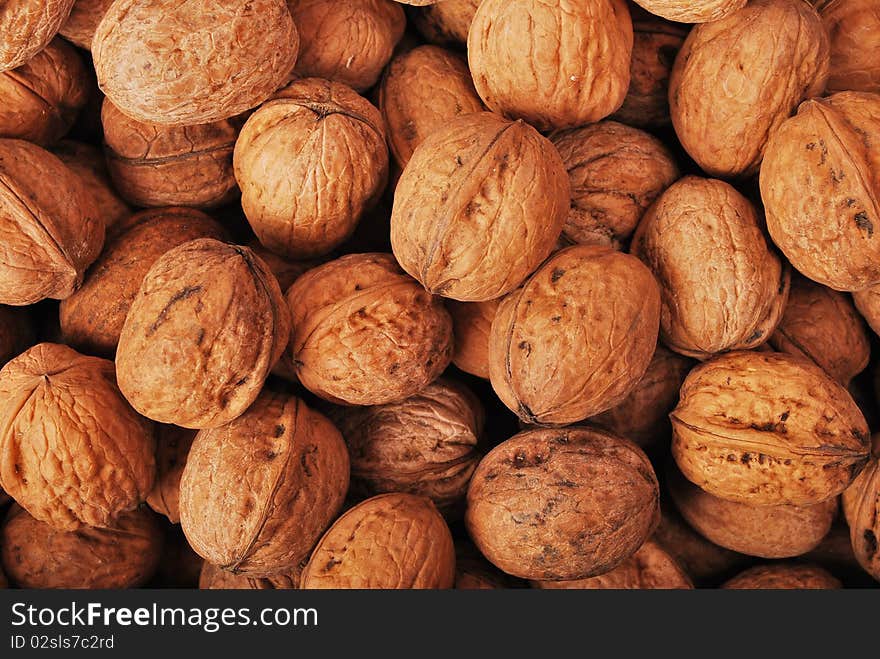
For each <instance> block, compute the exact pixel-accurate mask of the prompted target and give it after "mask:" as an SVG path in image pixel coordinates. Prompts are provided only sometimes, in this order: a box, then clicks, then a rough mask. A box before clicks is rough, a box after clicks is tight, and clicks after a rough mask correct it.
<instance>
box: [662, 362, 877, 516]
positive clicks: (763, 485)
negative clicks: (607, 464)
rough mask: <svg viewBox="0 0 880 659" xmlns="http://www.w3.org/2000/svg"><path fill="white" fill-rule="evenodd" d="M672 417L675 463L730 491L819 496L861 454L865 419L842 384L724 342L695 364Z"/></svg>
mask: <svg viewBox="0 0 880 659" xmlns="http://www.w3.org/2000/svg"><path fill="white" fill-rule="evenodd" d="M670 418H671V419H672V436H673V437H672V453H673V456H674V457H675V461H676V462H677V463H678V466H679V468H680V469H681V471H682V473H683V474H684V475H685V476H686V477H687V478H688V480H690V481H691V482H693V483H695V484H696V485H698V486H699V487H701V488H702V489H704V490H706V491H707V492H709V493H710V494H714V495H715V496H717V497H721V498H722V499H727V500H729V501H737V502H740V503H746V504H750V505H753V506H777V505H786V504H787V505H796V506H807V505H811V504H815V503H820V502H822V501H825V500H826V499H830V498H832V497H834V496H836V495H838V494H840V493H841V492H842V491H843V490H845V489H846V487H847V486H848V485H849V484H850V483H851V482H852V481H853V479H854V478H855V477H856V475H858V473H859V471H861V469H862V468H863V467H864V465H865V463H866V462H867V460H868V451H869V449H870V441H869V439H870V438H869V436H868V426H867V424H866V423H865V419H864V417H863V416H862V413H861V412H860V411H859V408H858V407H857V406H856V404H855V402H854V401H853V399H852V398H851V397H850V395H849V394H848V393H847V391H846V389H844V388H843V387H842V386H841V385H840V384H838V383H837V382H835V381H834V380H832V379H831V378H829V377H828V376H827V375H826V374H825V372H824V371H823V370H822V369H821V368H819V367H818V366H816V365H815V364H813V363H812V362H810V361H807V360H805V359H802V358H799V357H792V356H790V355H785V354H781V353H767V352H746V351H743V352H732V353H728V354H725V355H722V356H720V357H716V358H715V359H713V360H711V361H709V362H706V363H705V364H701V365H700V366H698V367H697V368H695V369H694V370H692V371H691V372H690V374H689V375H688V377H687V379H685V382H684V386H682V388H681V401H680V402H679V404H678V407H676V408H675V410H673V411H672V413H671V415H670Z"/></svg>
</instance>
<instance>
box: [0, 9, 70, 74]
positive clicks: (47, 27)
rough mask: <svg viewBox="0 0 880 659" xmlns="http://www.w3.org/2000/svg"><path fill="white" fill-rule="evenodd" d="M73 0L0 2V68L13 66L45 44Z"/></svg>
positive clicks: (0, 69)
mask: <svg viewBox="0 0 880 659" xmlns="http://www.w3.org/2000/svg"><path fill="white" fill-rule="evenodd" d="M73 2H74V0H6V1H5V2H4V3H3V5H2V6H0V34H2V35H3V38H2V39H0V71H7V70H9V69H14V68H17V67H19V66H21V65H22V64H24V63H25V62H27V61H28V60H29V59H31V58H32V57H33V56H34V55H36V54H37V53H39V52H40V51H41V50H43V48H45V47H46V46H47V45H48V44H49V42H50V41H51V40H52V37H54V36H55V34H56V33H57V32H58V28H59V27H61V25H62V24H63V23H64V21H65V20H66V19H67V16H68V14H70V8H71V7H72V6H73Z"/></svg>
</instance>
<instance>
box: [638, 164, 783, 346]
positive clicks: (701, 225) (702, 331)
mask: <svg viewBox="0 0 880 659" xmlns="http://www.w3.org/2000/svg"><path fill="white" fill-rule="evenodd" d="M631 250H632V253H633V254H634V255H635V256H637V257H639V258H640V259H641V260H642V261H644V262H645V264H647V266H648V267H649V268H650V269H651V270H652V271H653V273H654V275H655V276H656V277H657V280H658V281H659V282H660V295H661V298H662V301H663V308H662V313H661V316H660V338H661V340H662V341H663V342H664V343H665V344H666V345H667V346H669V347H670V348H672V349H673V350H675V351H676V352H680V353H682V354H684V355H689V356H691V357H696V358H699V359H705V358H707V357H710V356H711V355H713V354H715V353H719V352H724V351H727V350H736V349H744V348H753V347H755V346H758V345H760V344H762V343H764V342H766V341H767V339H768V338H769V337H770V334H771V333H772V332H773V330H774V328H775V327H776V325H777V323H778V322H779V319H780V318H781V316H782V313H783V311H784V309H785V302H786V300H787V299H788V287H789V278H790V275H789V270H788V268H787V267H785V266H784V265H783V263H782V262H781V260H780V259H779V257H778V256H777V255H776V254H775V253H774V252H772V251H770V248H769V247H768V245H767V240H766V239H765V238H764V235H763V233H762V232H761V229H760V226H759V224H758V218H757V215H756V213H755V209H754V207H753V206H752V205H751V203H750V202H749V201H748V200H747V199H746V198H745V197H743V196H742V195H741V194H740V193H738V192H737V191H736V190H735V189H734V188H733V187H732V186H730V185H728V184H727V183H724V182H723V181H718V180H714V179H704V178H698V177H696V176H687V177H685V178H683V179H681V180H680V181H678V182H677V183H674V184H673V185H672V186H671V187H670V188H669V189H668V190H666V192H664V193H663V194H662V195H661V196H660V198H659V199H658V200H657V203H656V204H654V205H653V206H652V207H651V208H650V209H649V210H648V212H647V213H645V217H644V218H643V220H642V222H641V223H640V224H639V227H638V229H637V230H636V233H635V235H634V236H633V242H632V247H631Z"/></svg>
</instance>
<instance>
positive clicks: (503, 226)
mask: <svg viewBox="0 0 880 659" xmlns="http://www.w3.org/2000/svg"><path fill="white" fill-rule="evenodd" d="M483 6H485V5H483ZM568 207H569V182H568V175H567V174H566V172H565V166H564V165H563V162H562V159H561V158H560V157H559V153H558V152H557V151H556V149H555V148H554V147H553V145H552V144H551V143H550V141H549V140H547V139H546V138H544V137H543V136H541V135H540V133H538V132H537V131H536V130H535V129H534V128H532V127H530V126H529V125H527V124H525V123H523V122H521V121H516V122H510V121H507V120H505V119H503V118H501V117H500V116H498V115H496V114H492V113H489V112H481V113H476V114H469V115H464V116H461V117H457V118H456V119H453V120H450V121H449V122H448V126H447V127H446V128H443V129H440V130H437V131H436V132H434V133H432V134H431V135H430V136H429V137H428V138H427V139H426V140H425V141H423V142H422V143H421V144H420V145H419V146H418V148H417V149H416V150H415V152H414V153H413V156H412V159H411V160H410V161H409V164H408V165H407V167H406V169H405V170H404V172H403V175H402V176H401V178H400V182H399V183H398V185H397V190H396V192H395V194H394V208H393V210H392V214H391V244H392V246H393V248H394V255H395V256H396V257H397V260H398V261H399V262H400V265H401V267H403V269H404V270H406V271H407V272H408V273H409V274H410V275H412V276H413V277H415V278H416V279H418V280H419V281H420V282H421V283H422V285H423V286H425V288H427V289H428V290H429V291H430V292H432V293H437V294H439V295H443V296H444V297H450V298H452V299H455V300H461V301H471V302H479V301H484V300H492V299H495V298H497V297H500V296H502V295H504V294H505V293H508V292H510V291H512V290H513V289H514V288H516V287H517V286H519V285H520V284H521V283H522V281H523V279H525V278H526V277H527V276H528V275H529V273H531V272H532V271H533V270H534V269H535V268H536V267H537V266H538V264H540V263H541V261H543V260H544V259H545V258H547V256H548V255H549V254H550V252H551V250H552V249H553V246H554V243H555V242H556V239H557V238H558V237H559V233H560V231H561V229H562V223H563V221H564V219H565V215H566V213H567V212H568Z"/></svg>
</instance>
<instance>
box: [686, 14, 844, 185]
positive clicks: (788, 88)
mask: <svg viewBox="0 0 880 659" xmlns="http://www.w3.org/2000/svg"><path fill="white" fill-rule="evenodd" d="M828 66H829V45H828V35H827V34H826V32H825V28H824V27H823V26H822V21H821V20H820V18H819V15H818V14H817V13H816V11H815V10H814V9H813V8H812V7H811V6H810V5H809V4H808V3H806V2H802V1H801V0H752V2H749V4H748V5H746V6H745V7H744V8H742V9H740V10H739V11H737V12H734V13H733V14H731V15H729V16H727V17H726V18H723V19H721V20H718V21H713V22H711V23H705V24H703V25H698V26H697V27H695V28H694V29H693V30H691V33H690V34H689V35H688V37H687V39H686V40H685V42H684V46H683V47H682V49H681V51H680V52H679V53H678V57H677V58H676V60H675V66H673V68H672V76H671V77H670V80H669V105H670V112H671V115H672V123H673V125H674V126H675V132H676V133H677V135H678V138H679V140H680V141H681V144H682V146H684V148H685V149H686V150H687V152H688V153H689V154H690V155H691V157H692V158H693V159H694V160H696V161H697V164H699V165H700V167H701V168H702V169H703V171H705V172H706V173H707V174H709V175H710V176H715V177H721V178H723V177H732V176H748V175H750V174H754V173H755V172H757V171H758V167H759V165H760V164H761V159H762V157H763V156H764V149H765V147H766V146H767V141H768V139H771V138H772V137H773V135H774V133H775V132H776V131H777V130H778V129H779V126H780V125H781V124H782V122H783V121H785V120H786V119H787V118H788V117H789V115H791V113H792V112H794V110H795V108H796V107H797V106H798V103H800V102H801V101H802V100H804V99H805V98H810V97H812V96H818V95H819V94H821V93H822V90H823V89H824V88H825V82H826V80H827V78H828Z"/></svg>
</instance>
